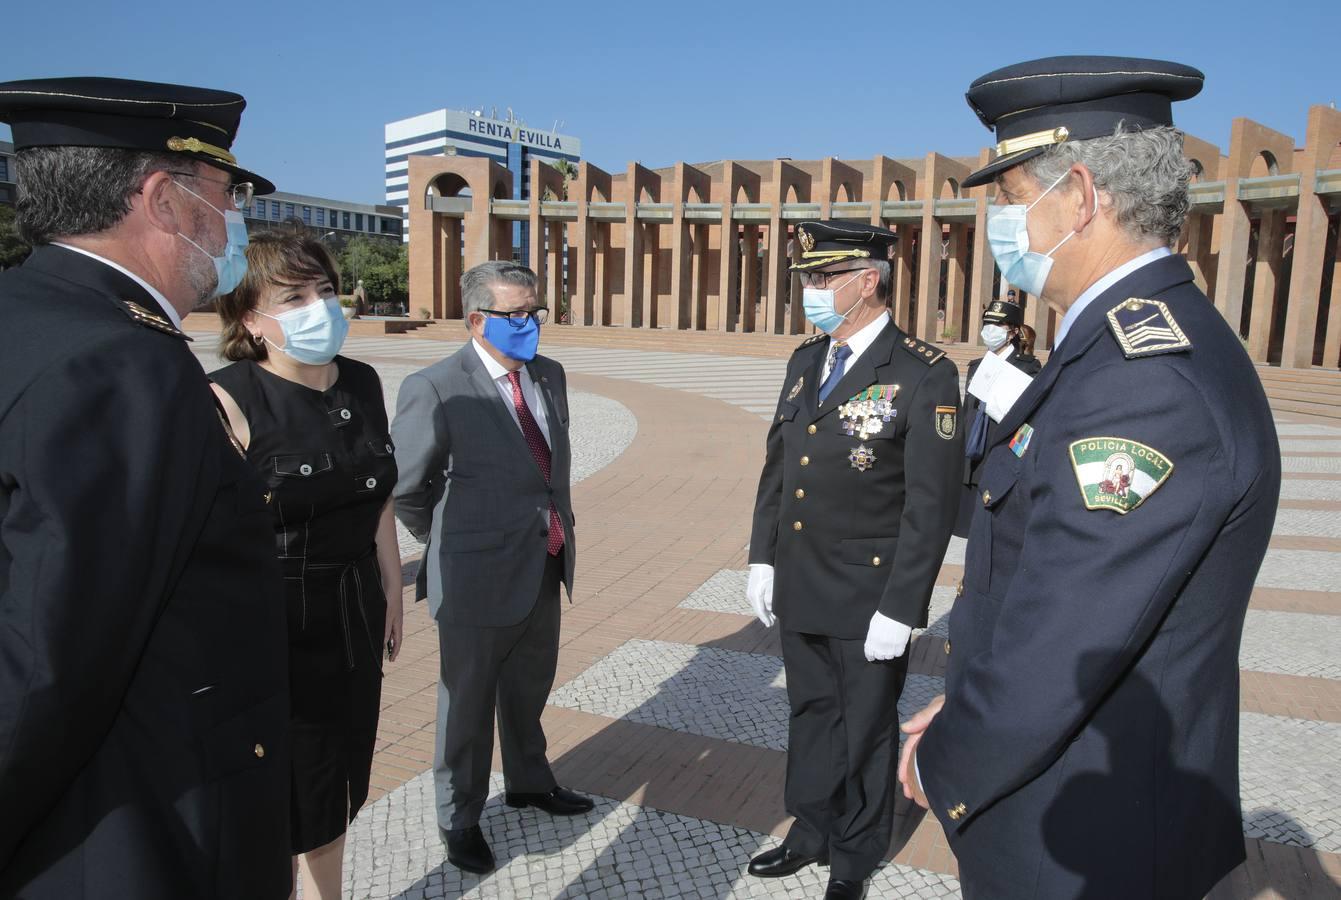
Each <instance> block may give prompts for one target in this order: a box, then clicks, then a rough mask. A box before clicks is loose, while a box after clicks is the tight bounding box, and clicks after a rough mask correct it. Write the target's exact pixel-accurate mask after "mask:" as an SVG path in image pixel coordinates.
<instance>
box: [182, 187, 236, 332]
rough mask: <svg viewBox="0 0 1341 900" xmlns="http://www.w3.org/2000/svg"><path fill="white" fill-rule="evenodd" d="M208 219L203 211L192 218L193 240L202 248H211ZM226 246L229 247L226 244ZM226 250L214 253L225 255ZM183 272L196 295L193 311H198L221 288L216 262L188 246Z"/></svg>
mask: <svg viewBox="0 0 1341 900" xmlns="http://www.w3.org/2000/svg"><path fill="white" fill-rule="evenodd" d="M205 223H206V218H205V213H204V212H203V211H200V212H196V213H195V214H194V215H193V216H192V217H191V232H192V233H191V234H190V238H191V240H193V241H195V242H196V243H197V244H199V245H200V246H201V247H209V237H208V236H207V235H206V233H205V232H206V227H205ZM183 243H185V242H183ZM225 246H227V244H226V242H225ZM223 249H224V248H222V247H221V248H219V249H218V250H217V251H214V253H215V255H218V254H221V253H223ZM181 272H182V275H183V276H185V278H186V283H187V284H189V285H190V286H191V292H192V293H193V294H194V295H195V300H194V301H193V302H192V303H191V309H192V310H193V311H194V310H197V309H200V308H201V307H203V306H205V305H206V304H207V303H209V301H210V300H213V299H214V294H215V289H216V288H217V287H218V286H219V273H218V271H217V270H216V269H215V268H214V260H212V259H210V258H209V257H208V256H206V255H205V253H204V251H202V250H200V249H199V248H197V247H193V246H191V245H190V244H189V243H188V244H186V255H185V256H183V257H182V262H181Z"/></svg>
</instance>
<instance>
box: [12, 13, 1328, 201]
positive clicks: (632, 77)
mask: <svg viewBox="0 0 1341 900" xmlns="http://www.w3.org/2000/svg"><path fill="white" fill-rule="evenodd" d="M9 6H10V8H9V9H7V10H6V12H5V13H4V16H3V20H4V21H5V24H6V25H7V26H8V28H7V31H8V33H7V34H5V35H4V36H3V37H0V47H2V48H3V51H2V52H0V80H9V79H14V78H31V77H42V76H55V75H109V76H119V77H126V78H142V79H147V80H155V81H170V82H177V83H182V84H194V85H202V86H207V87H216V88H226V89H229V90H234V91H238V92H239V93H241V94H243V95H244V96H246V98H247V100H248V109H247V112H246V113H245V115H244V116H243V122H242V131H241V134H240V136H239V139H238V141H237V143H236V144H235V148H234V149H235V150H236V152H237V154H238V157H239V159H240V161H241V162H242V163H243V164H244V165H246V166H248V167H250V168H252V169H254V170H255V171H258V172H261V173H264V174H265V175H266V176H267V177H269V178H271V179H272V180H274V181H275V182H276V183H277V184H278V185H279V187H280V189H281V190H287V191H294V192H298V193H307V194H316V195H318V196H325V197H334V198H340V199H347V200H359V201H364V202H379V201H381V199H382V197H383V171H384V170H383V162H382V160H383V146H382V144H383V133H382V126H383V125H384V123H386V122H387V121H390V120H392V119H398V118H403V117H405V116H410V115H414V114H417V113H422V112H428V111H430V110H433V109H440V108H442V107H452V108H467V107H471V106H483V107H484V108H485V109H486V111H487V110H488V108H489V107H491V106H497V107H498V110H499V112H500V113H502V111H503V110H504V109H506V108H507V107H509V106H511V107H512V108H513V109H514V111H515V112H516V113H517V115H519V116H521V117H522V118H524V119H525V120H526V122H527V124H528V125H531V126H536V127H541V128H546V129H548V128H550V127H551V126H552V125H553V124H554V121H555V120H556V119H562V120H563V121H564V123H565V124H564V126H563V129H562V130H563V132H564V133H567V134H572V135H576V136H577V137H579V138H581V139H582V146H583V153H584V156H585V158H586V159H587V160H589V161H590V162H592V163H594V164H595V165H598V166H601V167H602V168H605V169H607V170H610V171H616V172H618V171H621V170H623V168H624V166H625V165H626V164H627V162H628V161H629V160H639V161H641V162H642V163H643V164H645V165H649V166H660V165H667V164H670V163H674V162H676V161H678V160H685V161H688V162H702V161H709V160H715V159H723V158H727V159H730V158H735V159H767V158H771V157H775V156H790V157H793V158H796V159H811V158H819V157H822V156H837V157H842V158H862V157H870V156H873V155H874V154H876V153H884V154H886V155H888V156H893V157H907V156H921V155H923V154H925V153H927V152H928V151H931V150H937V151H940V152H942V153H946V154H950V155H961V154H962V155H967V154H975V153H977V151H978V150H979V149H980V148H981V147H983V146H985V145H986V144H988V143H989V141H990V136H989V134H988V132H987V131H986V129H984V128H983V127H982V126H981V125H980V124H978V122H977V120H976V119H975V118H974V116H973V115H972V114H971V113H970V112H969V110H968V107H967V106H966V105H965V103H964V99H963V92H964V89H965V88H966V87H967V86H968V84H969V82H971V81H972V80H973V79H974V78H976V77H977V76H979V75H981V74H983V73H984V72H987V71H990V70H991V69H994V68H997V67H999V66H1002V65H1007V64H1009V63H1013V62H1018V61H1020V60H1024V59H1030V58H1034V57H1039V56H1050V55H1055V54H1063V53H1109V54H1119V55H1130V56H1150V57H1156V58H1163V59H1171V60H1176V61H1178V62H1183V63H1188V64H1190V65H1194V66H1197V67H1198V68H1200V69H1202V70H1203V71H1204V72H1205V73H1206V76H1207V79H1206V88H1205V90H1204V91H1203V92H1202V93H1201V95H1200V96H1198V97H1196V98H1195V99H1193V100H1191V101H1188V102H1186V103H1182V104H1179V105H1178V106H1177V107H1176V108H1175V116H1176V117H1177V119H1178V122H1179V124H1180V125H1181V126H1182V127H1183V128H1184V129H1185V130H1187V131H1188V132H1190V133H1192V134H1195V135H1198V136H1200V137H1203V138H1205V139H1207V140H1210V141H1212V142H1215V143H1218V144H1219V145H1220V146H1221V147H1224V145H1225V144H1226V143H1227V142H1228V139H1229V128H1230V120H1231V119H1232V118H1234V117H1236V116H1246V117H1248V118H1251V119H1255V120H1257V121H1259V122H1261V123H1263V124H1265V125H1268V126H1270V127H1272V128H1275V129H1277V130H1279V131H1282V132H1284V133H1286V134H1289V135H1291V136H1293V137H1294V138H1295V140H1296V142H1297V143H1301V144H1302V142H1303V138H1304V126H1305V120H1306V115H1307V109H1308V106H1309V105H1310V104H1313V103H1327V102H1329V101H1336V102H1338V103H1341V68H1338V65H1337V51H1336V46H1335V40H1336V35H1337V33H1338V29H1341V2H1337V0H1306V2H1293V0H1291V2H1281V3H1275V4H1271V3H1263V2H1261V0H1255V2H1252V3H1248V2H1238V0H1233V2H1220V3H1198V2H1191V3H1189V2H1168V0H1164V2H1148V0H1127V2H1121V3H1095V2H1088V3H1056V2H1027V3H1000V2H999V3H991V4H988V3H974V2H967V3H965V2H961V3H949V2H941V3H905V2H895V0H873V2H867V3H862V4H845V3H838V2H833V0H812V2H793V0H764V2H755V3H749V4H744V3H734V2H730V0H717V2H703V0H673V2H648V0H624V2H554V0H551V2H546V3H532V2H523V0H511V2H487V3H486V2H462V0H391V2H387V3H378V2H348V0H332V2H328V3H321V4H318V3H310V2H306V0H303V2H297V0H269V2H254V0H239V2H232V3H224V4H218V5H213V6H210V5H200V4H195V5H192V4H190V3H182V2H180V0H177V2H171V3H169V2H161V0H153V2H134V0H133V2H131V3H129V4H122V3H108V2H106V0H97V2H92V0H63V2H50V0H46V2H40V0H16V2H15V3H13V4H9ZM850 8H856V9H861V10H863V12H862V14H860V15H856V14H849V13H847V12H846V10H847V9H850ZM940 11H944V14H945V20H944V21H938V20H937V18H936V16H937V13H938V12H940ZM8 137H9V135H8V129H7V128H5V127H4V126H0V138H3V139H8Z"/></svg>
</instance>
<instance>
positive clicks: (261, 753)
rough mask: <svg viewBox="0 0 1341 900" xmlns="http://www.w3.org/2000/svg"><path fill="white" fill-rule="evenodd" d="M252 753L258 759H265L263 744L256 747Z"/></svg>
mask: <svg viewBox="0 0 1341 900" xmlns="http://www.w3.org/2000/svg"><path fill="white" fill-rule="evenodd" d="M251 752H252V753H255V754H256V758H257V759H264V758H265V747H264V746H263V745H261V744H257V745H256V746H255V747H253V748H252V751H251Z"/></svg>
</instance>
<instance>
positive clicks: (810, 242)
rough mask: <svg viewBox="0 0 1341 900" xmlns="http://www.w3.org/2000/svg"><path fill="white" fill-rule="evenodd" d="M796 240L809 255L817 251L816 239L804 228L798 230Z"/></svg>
mask: <svg viewBox="0 0 1341 900" xmlns="http://www.w3.org/2000/svg"><path fill="white" fill-rule="evenodd" d="M796 238H797V240H799V241H800V242H801V249H802V250H804V251H805V252H807V253H809V252H810V251H811V250H814V249H815V237H814V235H812V234H811V233H810V232H808V231H806V230H805V229H804V228H798V229H796Z"/></svg>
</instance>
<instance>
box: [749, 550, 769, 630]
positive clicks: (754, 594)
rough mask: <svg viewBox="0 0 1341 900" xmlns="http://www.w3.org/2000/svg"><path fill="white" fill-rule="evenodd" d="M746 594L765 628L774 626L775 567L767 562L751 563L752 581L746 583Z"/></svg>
mask: <svg viewBox="0 0 1341 900" xmlns="http://www.w3.org/2000/svg"><path fill="white" fill-rule="evenodd" d="M745 596H746V598H748V599H749V601H750V606H752V607H753V608H754V614H755V615H756V616H758V617H759V621H760V622H763V623H764V627H765V628H772V627H773V567H772V566H770V565H767V564H765V563H750V581H749V583H748V584H747V585H745Z"/></svg>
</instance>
